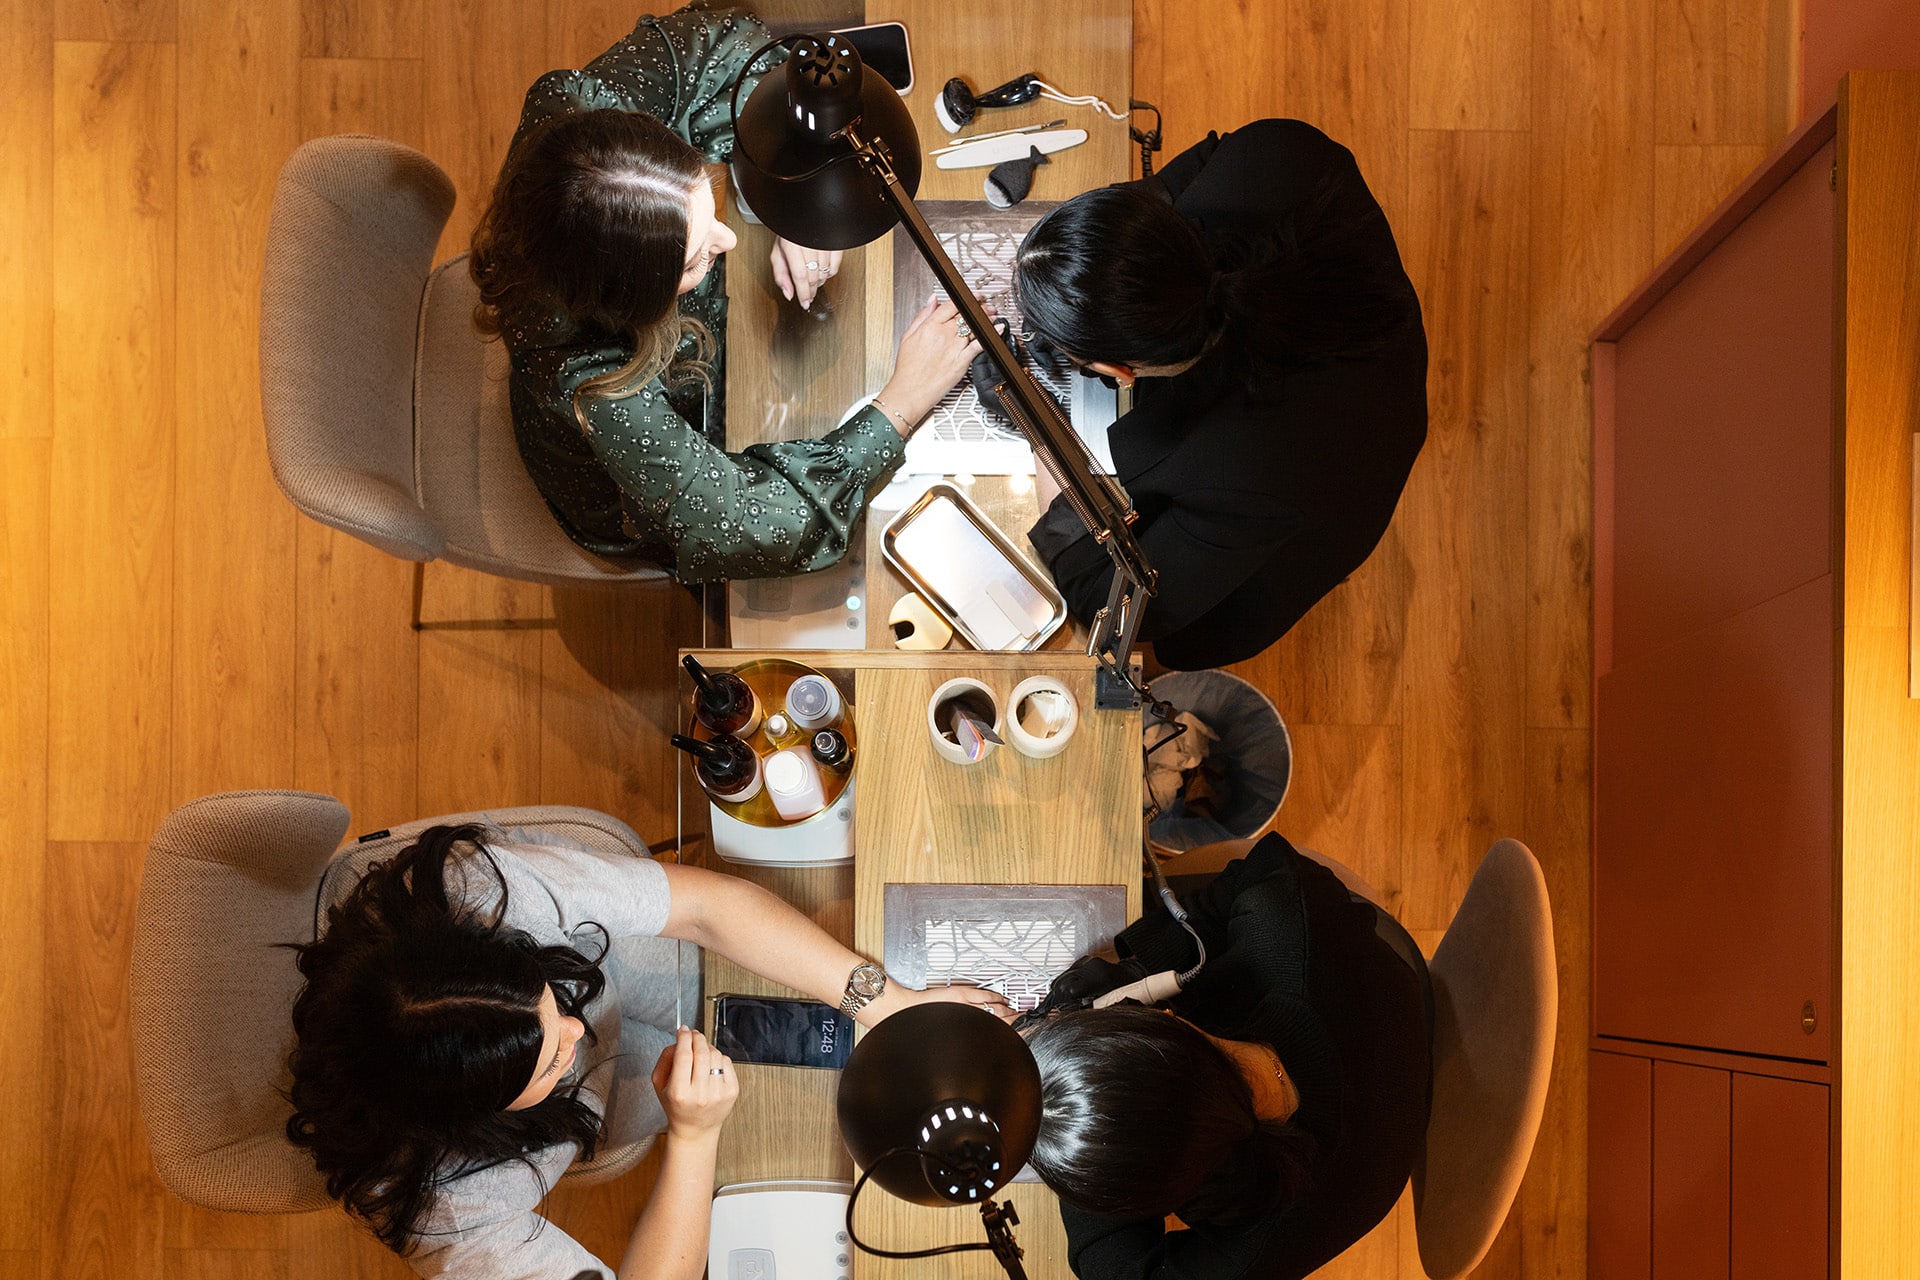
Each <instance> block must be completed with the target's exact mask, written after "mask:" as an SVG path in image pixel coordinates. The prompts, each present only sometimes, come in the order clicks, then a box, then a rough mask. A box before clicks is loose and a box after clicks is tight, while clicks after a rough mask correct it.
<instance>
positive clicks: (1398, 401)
mask: <svg viewBox="0 0 1920 1280" xmlns="http://www.w3.org/2000/svg"><path fill="white" fill-rule="evenodd" d="M1144 181H1145V183H1146V184H1148V185H1149V186H1151V187H1154V188H1156V189H1157V190H1159V191H1161V192H1162V193H1164V194H1165V196H1166V197H1167V198H1168V199H1169V200H1170V201H1171V202H1172V203H1173V207H1174V208H1175V209H1176V210H1178V211H1179V212H1180V213H1181V214H1183V215H1184V216H1185V217H1186V218H1188V219H1189V220H1190V221H1191V222H1192V223H1193V224H1194V225H1195V226H1196V227H1197V228H1198V229H1199V230H1200V232H1201V233H1202V235H1203V236H1205V235H1209V234H1219V235H1229V236H1234V237H1238V238H1240V239H1243V240H1248V241H1259V240H1261V239H1269V240H1271V239H1273V238H1275V237H1277V236H1285V235H1292V236H1294V237H1296V238H1297V240H1298V241H1299V243H1300V244H1301V246H1302V250H1303V252H1306V251H1307V250H1308V247H1309V246H1311V245H1312V244H1314V243H1315V242H1316V240H1318V239H1320V238H1321V237H1320V236H1319V235H1318V232H1319V230H1320V224H1322V223H1326V224H1330V225H1338V226H1339V227H1340V228H1341V229H1342V230H1341V233H1340V234H1339V235H1337V236H1335V237H1333V239H1334V240H1335V241H1336V242H1337V244H1338V246H1339V248H1338V255H1339V256H1338V260H1337V261H1335V262H1332V263H1321V264H1320V268H1321V270H1322V272H1323V273H1327V272H1330V273H1331V274H1332V277H1333V282H1332V287H1333V288H1336V289H1337V288H1338V287H1339V286H1338V282H1339V281H1340V280H1344V279H1348V278H1350V279H1351V280H1352V281H1353V282H1354V285H1355V288H1356V289H1362V288H1364V289H1365V290H1367V291H1368V292H1369V294H1371V295H1373V296H1375V297H1376V298H1378V299H1379V300H1380V302H1381V303H1382V304H1383V305H1382V306H1381V307H1380V308H1379V310H1380V312H1381V314H1380V316H1379V324H1378V327H1377V328H1376V330H1375V331H1374V332H1372V333H1368V334H1365V335H1361V336H1362V337H1363V338H1364V341H1362V342H1360V343H1359V344H1358V345H1357V346H1356V349H1355V351H1354V353H1353V354H1351V355H1349V356H1346V357H1340V356H1335V357H1334V358H1331V359H1323V360H1321V361H1319V362H1318V363H1304V364H1292V365H1287V366H1284V367H1275V366H1271V365H1268V366H1263V367H1262V371H1261V372H1259V373H1258V374H1256V375H1255V376H1254V377H1253V379H1251V384H1250V380H1249V378H1248V377H1247V376H1246V374H1245V372H1244V370H1243V368H1242V364H1241V360H1240V358H1239V357H1238V355H1237V352H1236V349H1235V344H1234V343H1232V342H1223V343H1221V344H1220V345H1219V346H1218V347H1217V348H1216V349H1215V350H1214V351H1213V352H1212V353H1210V354H1209V355H1208V356H1206V357H1203V358H1202V360H1201V361H1200V363H1199V364H1197V365H1195V366H1194V367H1193V368H1192V369H1190V370H1188V371H1187V372H1185V373H1182V374H1179V375H1177V376H1175V377H1171V378H1142V379H1141V380H1140V381H1138V382H1137V383H1135V384H1134V397H1135V398H1134V407H1133V409H1132V411H1131V412H1129V413H1127V414H1126V415H1125V416H1123V417H1122V418H1120V420H1119V421H1117V422H1116V423H1114V424H1113V426H1112V428H1111V429H1110V430H1109V432H1108V440H1109V443H1110V444H1111V446H1112V450H1113V461H1114V469H1115V472H1116V474H1117V475H1118V477H1119V480H1120V483H1121V484H1122V485H1124V486H1125V488H1126V490H1127V492H1128V494H1129V495H1130V496H1131V497H1132V498H1133V502H1134V508H1135V510H1136V511H1137V512H1138V513H1139V520H1138V522H1137V523H1136V525H1135V534H1136V536H1137V537H1138V538H1139V540H1140V546H1141V550H1142V551H1143V552H1144V553H1145V555H1146V557H1147V559H1148V560H1149V561H1150V562H1151V563H1152V565H1153V567H1154V568H1155V569H1156V570H1157V571H1158V573H1159V577H1160V590H1159V594H1158V595H1157V596H1155V597H1154V598H1153V599H1152V600H1151V601H1149V602H1148V604H1147V607H1146V610H1145V612H1144V614H1143V615H1142V623H1141V630H1140V637H1141V638H1142V639H1145V640H1151V641H1153V644H1154V654H1155V656H1156V657H1157V658H1158V659H1159V660H1160V661H1161V662H1162V663H1164V664H1165V665H1167V666H1169V667H1173V668H1176V669H1181V670H1193V669H1198V668H1202V667H1216V666H1224V665H1226V664H1227V663H1230V662H1238V661H1241V660H1243V659H1246V658H1251V657H1253V656H1254V655H1256V654H1258V653H1260V652H1261V651H1262V650H1264V649H1265V648H1266V647H1267V646H1268V645H1270V644H1272V643H1273V642H1274V641H1275V640H1278V639H1279V638H1280V637H1281V636H1282V635H1284V634H1286V632H1287V630H1288V629H1289V628H1291V627H1292V626H1293V624H1294V623H1296V622H1298V621H1299V620H1300V618H1301V617H1302V616H1303V615H1304V614H1305V613H1306V612H1307V610H1308V609H1310V608H1312V607H1313V605H1314V604H1315V603H1317V602H1318V601H1319V600H1320V598H1321V597H1322V596H1324V595H1326V594H1327V592H1329V591H1331V590H1332V589H1333V588H1334V587H1336V586H1338V585H1339V584H1340V582H1341V581H1342V580H1344V579H1345V578H1346V577H1347V575H1348V574H1350V573H1352V572H1353V571H1354V570H1355V569H1357V568H1359V567H1360V565H1361V564H1362V563H1363V562H1364V561H1365V560H1366V558H1367V557H1368V556H1369V555H1370V554H1372V552H1373V549H1374V547H1375V546H1376V545H1378V544H1379V541H1380V539H1381V537H1382V536H1383V535H1384V534H1385V533H1386V530H1387V525H1388V522H1389V521H1390V520H1391V519H1392V517H1393V512H1394V507H1395V506H1396V505H1397V504H1398V502H1399V499H1400V492H1401V490H1402V489H1403V488H1404V487H1405V485H1406V481H1407V475H1408V472H1409V471H1410V470H1411V469H1412V467H1413V462H1414V459H1415V458H1416V457H1417V456H1418V455H1419V452H1420V447H1421V445H1422V444H1423V443H1424V442H1425V441H1426V434H1427V398H1426V378H1427V343H1426V332H1425V330H1424V329H1423V328H1422V326H1421V322H1420V304H1419V300H1418V298H1417V297H1416V296H1415V295H1414V291H1413V285H1412V283H1411V282H1410V281H1408V280H1407V276H1406V272H1405V270H1404V269H1403V268H1402V266H1401V263H1400V255H1399V250H1398V249H1397V248H1396V247H1395V245H1394V240H1393V231H1392V229H1391V228H1390V227H1389V226H1388V225H1387V219H1386V215H1385V214H1383V213H1382V212H1381V211H1380V206H1379V204H1378V203H1377V202H1376V201H1375V200H1374V198H1373V195H1372V193H1371V192H1369V191H1368V190H1367V185H1366V182H1365V181H1364V180H1363V179H1362V178H1361V176H1360V169H1359V166H1358V165H1356V164H1355V163H1354V159H1353V154H1352V153H1351V152H1350V151H1348V150H1347V149H1346V148H1345V147H1343V146H1341V145H1340V144H1338V143H1336V142H1334V141H1333V140H1332V139H1330V138H1328V137H1327V136H1326V135H1325V134H1324V133H1321V132H1320V131H1319V130H1318V129H1315V128H1314V127H1312V126H1311V125H1308V124H1303V123H1301V122H1300V121H1298V120H1261V121H1257V122H1255V123H1253V124H1249V125H1247V126H1245V127H1244V128H1240V129H1236V130H1234V131H1233V132H1232V133H1229V134H1227V135H1226V136H1225V137H1217V136H1213V135H1209V136H1208V138H1207V139H1206V141H1204V142H1201V143H1199V144H1198V145H1196V146H1194V147H1192V148H1190V149H1188V150H1187V151H1184V152H1182V153H1181V154H1180V155H1179V156H1177V157H1175V158H1174V159H1173V160H1172V161H1170V162H1168V164H1167V165H1166V167H1165V168H1163V169H1162V170H1160V171H1159V172H1158V173H1156V174H1154V176H1153V177H1151V178H1147V179H1145V180H1144ZM1303 218H1304V219H1307V220H1310V221H1312V222H1313V223H1314V224H1315V225H1301V222H1302V219H1303ZM1321 287H1322V288H1324V287H1327V286H1326V285H1324V284H1323V285H1322V286H1321ZM1078 354H1081V355H1084V356H1086V357H1089V358H1094V357H1098V356H1099V353H1098V352H1082V353H1078ZM1029 536H1030V537H1031V538H1032V540H1033V545H1034V547H1035V548H1036V549H1037V550H1038V551H1039V552H1040V554H1041V556H1042V557H1043V558H1044V559H1045V561H1046V562H1047V565H1048V567H1049V569H1050V570H1051V571H1052V574H1053V579H1054V581H1055V583H1057V584H1058V585H1059V587H1060V591H1061V594H1062V595H1064V596H1065V597H1066V600H1067V606H1068V608H1069V609H1070V610H1071V611H1072V613H1073V614H1074V616H1075V617H1077V618H1080V619H1081V620H1082V621H1085V620H1086V619H1089V618H1091V617H1092V616H1093V614H1094V613H1095V612H1097V611H1098V610H1099V609H1100V608H1101V606H1103V605H1104V604H1105V603H1106V601H1107V590H1108V587H1109V585H1110V584H1111V582H1112V580H1113V579H1112V575H1113V566H1112V562H1111V561H1110V560H1109V559H1108V557H1107V554H1106V552H1105V551H1104V550H1103V549H1102V548H1101V547H1100V546H1099V545H1098V544H1096V543H1095V542H1094V541H1093V539H1092V537H1091V536H1090V535H1088V533H1087V532H1086V529H1085V527H1084V526H1082V525H1081V524H1080V522H1079V521H1078V520H1077V519H1076V518H1075V517H1074V515H1073V512H1072V509H1071V508H1069V507H1068V506H1067V504H1066V501H1065V500H1064V499H1060V500H1057V501H1055V502H1054V503H1053V505H1052V506H1050V507H1049V508H1048V509H1047V511H1046V512H1045V513H1044V514H1043V515H1042V516H1041V518H1040V521H1039V523H1037V524H1036V525H1034V527H1033V529H1032V530H1031V533H1030V535H1029Z"/></svg>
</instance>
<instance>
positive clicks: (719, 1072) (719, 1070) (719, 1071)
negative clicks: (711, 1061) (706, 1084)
mask: <svg viewBox="0 0 1920 1280" xmlns="http://www.w3.org/2000/svg"><path fill="white" fill-rule="evenodd" d="M707 1074H708V1075H710V1076H723V1075H725V1074H727V1069H726V1068H725V1067H713V1068H711V1069H709V1070H708V1072H707Z"/></svg>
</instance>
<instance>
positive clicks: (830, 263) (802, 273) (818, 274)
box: [767, 239, 844, 308]
mask: <svg viewBox="0 0 1920 1280" xmlns="http://www.w3.org/2000/svg"><path fill="white" fill-rule="evenodd" d="M767 256H768V257H769V259H771V261H772V262H773V282H774V283H775V284H777V285H779V286H780V295H781V296H782V297H784V298H785V299H787V301H789V302H798V303H799V304H800V305H801V307H802V308H807V307H811V306H812V305H813V300H814V298H815V296H817V295H818V294H819V292H820V288H821V286H822V285H824V284H826V282H827V281H828V280H830V279H832V278H833V277H834V276H835V275H837V274H839V271H840V259H841V258H842V257H843V256H844V255H843V254H842V253H841V251H840V250H838V249H808V248H806V247H804V246H802V245H797V244H794V243H793V242H792V241H791V240H780V239H776V240H775V241H774V242H773V252H772V253H770V254H769V255H767Z"/></svg>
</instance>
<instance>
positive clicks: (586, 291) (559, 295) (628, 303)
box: [467, 108, 712, 412]
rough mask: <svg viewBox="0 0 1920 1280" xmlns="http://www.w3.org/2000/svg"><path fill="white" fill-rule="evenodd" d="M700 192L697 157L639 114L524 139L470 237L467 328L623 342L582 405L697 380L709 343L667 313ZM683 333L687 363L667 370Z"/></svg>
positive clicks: (570, 123) (584, 116)
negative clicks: (580, 333)
mask: <svg viewBox="0 0 1920 1280" xmlns="http://www.w3.org/2000/svg"><path fill="white" fill-rule="evenodd" d="M707 180H708V178H707V172H706V164H705V160H704V158H703V157H702V156H701V154H700V153H699V152H698V151H696V150H694V149H693V147H691V146H689V145H688V144H687V143H686V141H685V140H683V139H682V138H681V137H680V136H679V135H678V134H676V133H674V132H673V131H672V130H671V129H669V128H667V127H666V126H665V125H664V124H661V123H660V122H659V121H658V120H656V119H654V118H653V117H652V116H650V115H647V114H645V113H644V112H638V111H620V110H616V109H612V108H607V109H602V110H598V111H585V112H580V113H578V114H575V115H567V116H560V117H558V118H556V119H553V120H548V121H545V122H543V123H541V124H539V125H536V126H535V127H534V128H532V129H530V130H528V131H527V133H526V134H525V135H523V136H522V137H521V138H520V140H519V141H518V142H517V143H515V145H514V147H513V150H512V151H510V152H509V153H508V155H507V162H506V164H505V165H503V166H502V167H501V170H500V177H499V179H498V181H496V182H495V183H494V187H493V198H492V200H491V202H490V203H489V204H488V206H487V211H486V212H485V213H484V214H483V215H481V218H480V223H479V225H478V226H477V227H475V228H474V232H473V245H472V253H471V256H470V257H469V258H468V260H467V268H468V270H469V271H470V272H471V273H472V275H473V280H474V283H475V284H477V285H478V286H479V287H480V304H479V305H478V306H477V307H476V308H474V317H473V318H474V325H475V327H476V328H478V329H479V330H480V332H481V333H483V334H487V335H489V336H494V335H507V334H509V333H510V331H512V330H514V329H517V328H520V327H523V326H530V325H538V324H542V323H545V322H546V321H548V320H549V319H550V318H552V317H553V316H554V315H555V314H556V313H558V314H560V315H562V316H564V317H565V318H566V319H567V321H569V322H570V323H572V324H573V325H574V326H576V327H578V328H580V329H584V330H588V331H598V332H601V333H604V334H607V335H609V336H611V337H614V338H617V339H620V340H622V341H624V342H630V343H631V344H632V345H633V356H632V358H631V359H630V360H629V361H628V362H627V363H626V364H625V365H623V366H622V367H621V368H619V369H617V370H614V371H613V372H611V373H608V374H603V375H601V376H599V377H596V378H593V379H590V380H589V381H588V382H587V383H586V385H584V386H582V387H581V388H580V394H582V395H590V394H599V395H612V396H617V395H624V394H626V393H627V392H629V391H631V390H632V389H633V388H634V387H636V386H639V385H640V384H642V383H644V382H646V381H648V380H650V379H652V378H654V377H656V376H658V375H660V374H661V373H663V372H668V373H669V374H670V376H672V377H673V378H674V379H675V380H676V381H681V380H686V379H690V378H691V379H704V378H705V376H706V370H705V366H704V361H705V360H706V358H707V357H708V356H709V355H710V354H711V352H712V337H711V335H709V334H708V333H707V331H706V329H705V327H704V326H702V325H700V324H699V322H698V321H695V320H692V319H690V318H687V317H683V316H681V314H680V312H679V309H678V307H677V306H676V303H677V300H678V296H679V288H680V277H681V276H682V274H683V273H684V270H685V266H686V255H687V201H688V199H689V198H690V197H691V196H692V194H693V192H694V189H695V188H696V187H698V186H699V185H700V184H701V183H702V182H705V181H707ZM689 333H691V334H692V335H693V336H694V338H695V339H696V344H697V350H698V354H697V355H696V357H695V359H694V360H693V361H686V362H682V366H681V367H680V368H678V369H672V370H670V366H671V365H672V364H673V358H674V353H675V352H676V351H677V350H678V349H679V346H680V343H681V340H682V339H683V338H684V337H685V336H687V335H688V334H689ZM576 412H577V405H576Z"/></svg>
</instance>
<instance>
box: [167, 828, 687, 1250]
mask: <svg viewBox="0 0 1920 1280" xmlns="http://www.w3.org/2000/svg"><path fill="white" fill-rule="evenodd" d="M468 821H486V822H492V823H496V824H499V825H503V826H518V827H533V828H538V829H541V830H544V831H548V832H551V833H553V834H555V835H558V836H561V837H564V838H565V839H567V840H568V841H570V842H572V843H576V844H579V845H581V846H583V847H586V848H593V849H600V850H605V851H608V852H614V853H627V854H632V855H633V856H635V857H645V856H647V848H646V845H645V844H644V843H642V842H641V840H640V838H639V837H638V836H637V835H635V834H634V833H633V831H632V830H631V829H629V828H628V827H627V826H626V825H625V824H624V823H621V822H619V821H617V820H616V819H613V818H610V817H608V816H607V815H605V814H602V813H595V812H594V811H592V810H590V809H575V808H566V807H561V806H536V807H530V808H518V809H500V810H494V811H492V812H489V813H486V814H454V815H450V816H448V817H442V818H425V819H421V820H420V821H418V822H410V823H408V824H406V825H405V826H401V827H394V828H392V829H390V830H389V831H386V832H384V833H380V834H379V835H378V836H377V838H376V840H375V841H374V842H373V843H377V844H379V845H381V846H386V845H392V846H395V847H397V846H399V845H402V844H405V843H406V842H408V841H410V840H412V839H413V838H414V837H415V836H417V835H418V834H419V833H420V832H421V831H423V830H425V829H426V828H428V827H430V826H435V825H438V824H441V823H461V822H468ZM346 831H347V810H346V806H344V805H342V804H341V803H340V802H339V801H338V800H335V799H334V798H333V797H331V796H323V795H315V794H313V793H311V792H305V791H233V792H227V793H224V794H221V795H212V796H205V797H203V798H201V799H199V800H194V801H191V802H189V803H187V804H184V805H182V806H181V807H180V808H178V809H176V810H174V811H173V812H172V813H171V814H169V815H168V816H167V818H166V820H165V821H163V822H162V823H161V824H160V828H159V830H157V831H156V832H155V833H154V836H153V840H152V842H151V844H149V846H148V848H147V863H146V873H145V878H144V879H143V880H142V881H141V885H140V902H139V908H138V914H137V917H136V921H135V925H134V939H133V1021H132V1026H133V1047H134V1060H135V1064H136V1067H137V1071H138V1078H139V1088H140V1105H141V1110H142V1112H143V1113H144V1115H145V1118H146V1123H147V1140H148V1144H149V1146H150V1147H151V1149H152V1153H153V1163H154V1167H155V1169H156V1170H157V1171H158V1172H159V1175H160V1180H161V1181H162V1182H164V1183H165V1184H166V1185H167V1187H168V1189H169V1190H171V1191H172V1192H173V1193H174V1194H175V1195H177V1196H179V1197H180V1198H181V1199H182V1200H187V1201H190V1202H192V1203H194V1204H198V1205H204V1206H206V1207H207V1208H210V1209H219V1210H224V1211H226V1212H229V1213H301V1212H305V1211H307V1210H311V1209H319V1208H324V1207H326V1206H327V1205H328V1204H329V1203H330V1201H329V1200H328V1197H327V1193H326V1186H325V1184H324V1181H323V1180H322V1178H321V1177H320V1174H319V1173H318V1172H317V1171H316V1170H315V1169H314V1167H313V1161H312V1160H311V1158H309V1157H308V1155H307V1153H306V1152H304V1151H302V1150H300V1149H299V1148H298V1147H295V1146H293V1145H292V1144H291V1143H289V1142H288V1141H287V1139H286V1122H287V1117H288V1116H289V1115H290V1114H291V1108H290V1107H289V1106H288V1104H287V1102H286V1097H285V1091H286V1088H287V1086H288V1084H289V1083H290V1082H289V1080H288V1077H287V1069H286V1058H287V1050H288V1049H289V1048H290V1047H291V1042H292V1038H293V1025H292V1020H291V1011H292V1008H293V999H294V996H295V994H296V993H297V992H298V991H299V987H300V975H299V971H298V970H297V969H296V968H295V967H294V958H293V954H292V953H291V952H289V951H287V950H285V949H283V948H281V947H279V946H278V945H277V944H279V943H283V942H289V941H294V940H298V939H304V938H309V937H311V936H312V934H313V913H314V894H315V891H316V890H317V888H318V886H319V882H320V877H321V874H322V873H323V872H324V871H325V869H326V866H327V864H328V862H330V861H331V860H332V858H333V857H334V854H335V851H336V850H337V849H338V848H339V846H340V841H341V838H342V837H343V836H344V835H345V834H346ZM355 847H356V848H358V849H365V848H366V847H367V846H366V844H364V843H363V844H359V845H356V846H355ZM649 1145H650V1144H649V1143H645V1142H641V1143H635V1144H631V1145H628V1146H623V1147H611V1148H608V1149H606V1150H604V1151H602V1152H601V1153H600V1154H599V1155H597V1156H596V1157H595V1158H594V1159H593V1160H592V1161H590V1162H584V1163H580V1164H576V1165H574V1166H573V1167H572V1168H571V1169H569V1170H568V1171H567V1174H566V1178H565V1181H567V1182H569V1183H572V1184H576V1185H581V1184H584V1185H591V1184H593V1183H597V1182H604V1181H606V1180H608V1179H610V1178H614V1177H617V1176H619V1175H620V1174H621V1173H624V1172H626V1171H627V1170H628V1169H630V1168H632V1167H633V1166H634V1165H636V1164H638V1163H639V1161H640V1159H641V1158H642V1157H643V1156H644V1155H645V1154H646V1151H647V1148H648V1146H649Z"/></svg>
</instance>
